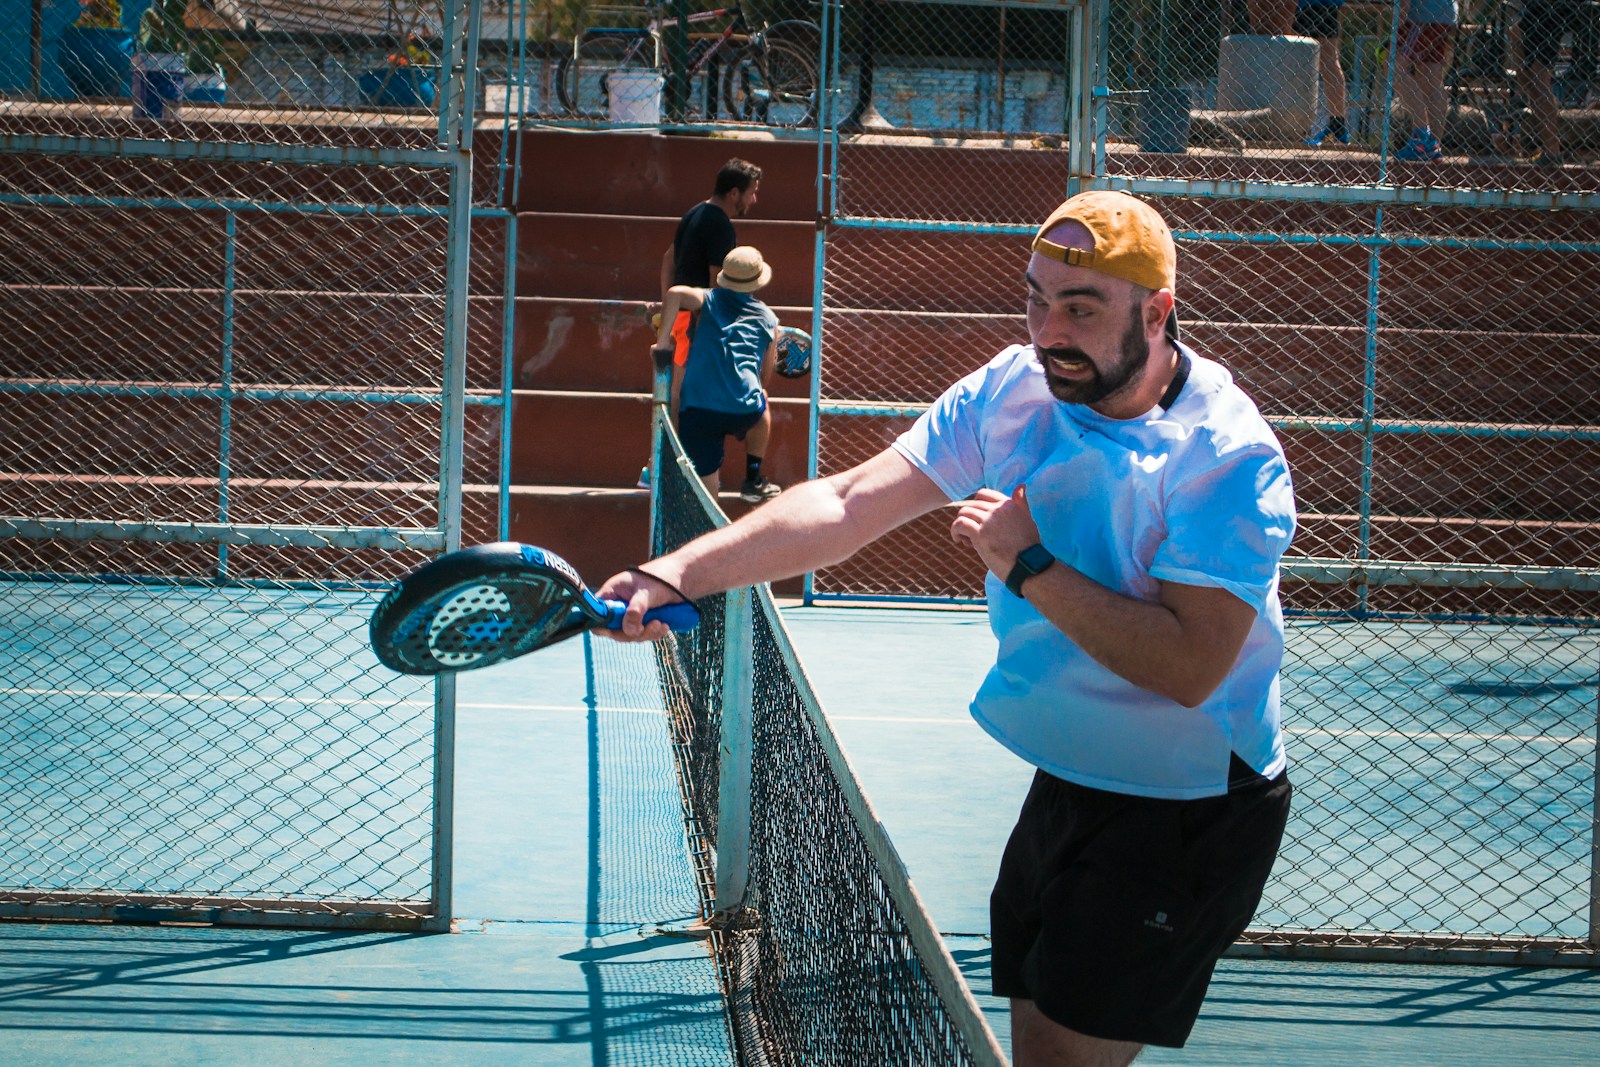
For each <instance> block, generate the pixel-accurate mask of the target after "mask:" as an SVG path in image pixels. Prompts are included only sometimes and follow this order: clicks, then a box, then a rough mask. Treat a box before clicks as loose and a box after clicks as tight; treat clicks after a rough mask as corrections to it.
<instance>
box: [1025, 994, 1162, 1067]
mask: <svg viewBox="0 0 1600 1067" xmlns="http://www.w3.org/2000/svg"><path fill="white" fill-rule="evenodd" d="M1143 1050H1144V1046H1143V1045H1141V1044H1139V1043H1138V1042H1135V1041H1107V1040H1106V1039H1105V1038H1100V1037H1090V1036H1089V1035H1087V1034H1080V1033H1078V1032H1077V1031H1076V1030H1069V1029H1067V1028H1066V1027H1065V1026H1062V1025H1061V1024H1060V1023H1057V1022H1052V1021H1051V1020H1050V1019H1047V1018H1046V1017H1045V1015H1044V1013H1043V1012H1041V1011H1040V1010H1039V1009H1038V1007H1037V1006H1036V1005H1035V1004H1034V1003H1033V1001H1031V1000H1017V999H1013V1000H1012V1001H1011V1061H1012V1062H1013V1063H1014V1064H1016V1067H1127V1065H1128V1064H1130V1063H1132V1062H1133V1061H1134V1058H1135V1057H1136V1056H1138V1055H1139V1053H1140V1052H1141V1051H1143Z"/></svg>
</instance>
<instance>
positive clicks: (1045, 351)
mask: <svg viewBox="0 0 1600 1067" xmlns="http://www.w3.org/2000/svg"><path fill="white" fill-rule="evenodd" d="M1033 350H1034V351H1035V352H1036V353H1038V356H1039V358H1040V359H1070V360H1076V361H1078V362H1082V363H1090V362H1093V361H1092V360H1090V359H1089V353H1087V352H1085V351H1084V350H1083V349H1081V348H1041V347H1039V346H1038V345H1034V346H1033Z"/></svg>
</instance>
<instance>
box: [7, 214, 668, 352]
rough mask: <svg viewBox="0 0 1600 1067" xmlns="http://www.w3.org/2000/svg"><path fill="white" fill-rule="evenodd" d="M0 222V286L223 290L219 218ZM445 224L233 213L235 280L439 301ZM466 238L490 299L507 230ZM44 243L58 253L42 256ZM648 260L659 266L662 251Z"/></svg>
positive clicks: (11, 217) (251, 286) (477, 288)
mask: <svg viewBox="0 0 1600 1067" xmlns="http://www.w3.org/2000/svg"><path fill="white" fill-rule="evenodd" d="M253 184H254V183H252V185H253ZM191 192H192V191H191ZM195 195H198V194H195ZM229 195H231V196H235V197H237V196H238V195H239V193H238V192H237V191H234V192H232V193H231V194H229ZM7 223H8V224H7V225H6V226H5V227H0V286H20V285H34V286H47V287H50V288H52V289H53V290H59V289H72V288H78V287H84V286H89V287H96V286H98V287H107V288H112V289H123V290H145V289H178V290H201V291H204V290H220V289H221V288H222V286H223V284H224V279H225V277H226V275H227V270H228V268H229V263H228V261H227V252H228V241H227V234H226V229H225V226H226V216H225V215H224V214H223V213H222V212H218V211H204V210H194V211H173V210H165V209H148V210H139V211H121V212H118V213H116V215H115V217H114V218H113V217H111V216H108V215H107V214H106V213H105V212H101V211H89V210H83V209H73V210H68V209H58V208H26V209H13V210H12V211H9V212H8V213H7ZM446 227H447V223H446V220H445V219H444V218H443V217H442V216H408V217H404V218H395V217H374V218H366V217H361V216H353V215H336V214H333V213H322V214H309V215H298V216H296V215H287V214H284V215H268V214H266V213H262V212H256V213H251V212H241V213H239V214H238V215H237V216H235V236H234V244H233V261H232V271H233V277H232V284H233V287H234V288H235V289H236V290H261V291H267V292H291V293H298V292H344V293H422V294H441V293H443V292H444V288H445V251H446ZM472 231H473V232H472V243H471V248H470V260H469V267H470V270H469V275H468V284H469V288H470V291H472V292H474V293H481V294H486V295H498V294H499V293H500V292H501V289H502V286H501V283H500V279H501V278H503V277H504V275H505V223H504V221H503V220H499V219H493V218H478V219H475V220H474V221H473V227H472ZM669 241H670V239H669ZM663 247H665V246H663ZM40 248H53V249H61V250H62V253H61V254H57V255H51V256H40V255H39V254H38V249H40ZM656 257H657V262H658V264H659V260H660V252H659V251H658V252H657V253H656ZM130 321H131V322H133V323H134V324H135V325H137V324H138V321H139V320H137V319H133V320H130Z"/></svg>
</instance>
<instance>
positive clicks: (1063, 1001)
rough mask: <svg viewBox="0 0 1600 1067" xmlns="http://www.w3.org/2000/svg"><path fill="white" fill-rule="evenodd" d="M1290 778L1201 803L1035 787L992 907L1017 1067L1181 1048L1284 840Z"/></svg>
mask: <svg viewBox="0 0 1600 1067" xmlns="http://www.w3.org/2000/svg"><path fill="white" fill-rule="evenodd" d="M1291 793H1292V791H1291V789H1290V786H1289V781H1288V777H1287V775H1280V776H1279V777H1278V778H1276V779H1273V780H1271V781H1268V780H1266V779H1264V778H1259V777H1256V778H1254V779H1253V781H1250V782H1247V783H1246V784H1243V785H1241V786H1240V787H1239V788H1237V789H1236V790H1234V791H1230V792H1228V793H1226V794H1224V795H1222V796H1218V797H1208V798H1205V799H1202V800H1154V799H1150V798H1145V797H1136V796H1127V795H1123V794H1117V793H1108V792H1105V791H1103V790H1097V789H1090V788H1087V787H1084V786H1079V785H1074V784H1072V783H1070V782H1065V781H1063V780H1061V779H1059V778H1055V777H1054V776H1052V775H1049V774H1046V773H1044V772H1042V771H1041V772H1039V773H1038V774H1037V775H1035V777H1034V782H1033V786H1032V788H1031V789H1030V790H1029V792H1028V797H1027V800H1026V801H1024V803H1023V806H1022V811H1021V813H1020V814H1019V815H1018V817H1017V824H1016V827H1015V829H1014V830H1013V831H1012V834H1011V837H1010V839H1009V840H1008V841H1007V843H1006V848H1005V855H1004V858H1003V859H1002V860H1001V864H1000V873H999V875H998V877H997V878H996V880H995V888H994V892H993V894H992V895H991V897H990V924H991V933H992V937H993V983H994V993H995V995H996V996H1002V997H1006V998H1008V999H1010V1000H1011V1001H1012V1002H1013V1008H1014V1011H1015V1012H1016V1016H1015V1021H1014V1023H1013V1026H1014V1027H1019V1028H1020V1035H1019V1034H1018V1033H1014V1034H1013V1050H1014V1052H1015V1053H1016V1062H1017V1065H1018V1067H1038V1065H1041V1064H1056V1063H1066V1064H1100V1063H1109V1064H1121V1063H1127V1062H1129V1061H1130V1060H1131V1058H1132V1056H1133V1055H1136V1054H1137V1052H1138V1050H1139V1048H1140V1047H1141V1046H1143V1045H1145V1044H1155V1045H1162V1046H1167V1047H1174V1048H1176V1047H1181V1046H1182V1045H1183V1044H1184V1043H1185V1042H1186V1041H1187V1039H1188V1036H1189V1032H1190V1030H1191V1028H1192V1027H1193V1025H1194V1021H1195V1019H1196V1017H1197V1016H1198V1015H1199V1012H1200V1007H1201V1003H1202V1001H1203V1000H1204V998H1205V992H1206V988H1207V986H1208V985H1209V983H1210V980H1211V974H1212V971H1213V969H1214V968H1215V966H1216V961H1217V960H1218V958H1220V957H1221V955H1222V953H1223V952H1225V951H1226V950H1227V948H1228V947H1229V946H1230V945H1232V944H1233V942H1234V941H1235V940H1236V939H1237V938H1238V936H1239V934H1240V933H1241V932H1242V931H1243V930H1244V928H1245V927H1246V926H1247V925H1248V923H1249V921H1250V918H1251V917H1252V916H1253V915H1254V913H1255V909H1256V907H1257V905H1258V904H1259V903H1260V900H1261V892H1262V889H1263V887H1264V886H1265V884H1266V880H1267V876H1268V874H1269V873H1270V872H1271V870H1272V865H1273V862H1274V861H1275V859H1276V857H1277V853H1278V847H1279V845H1280V843H1281V841H1282V837H1283V830H1284V826H1285V823H1286V821H1287V819H1288V811H1289V800H1290V796H1291Z"/></svg>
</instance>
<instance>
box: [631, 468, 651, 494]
mask: <svg viewBox="0 0 1600 1067" xmlns="http://www.w3.org/2000/svg"><path fill="white" fill-rule="evenodd" d="M633 484H634V485H636V486H638V487H639V488H640V489H648V488H650V468H649V467H645V468H644V469H643V470H641V471H640V472H639V480H638V481H636V482H634V483H633Z"/></svg>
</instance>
